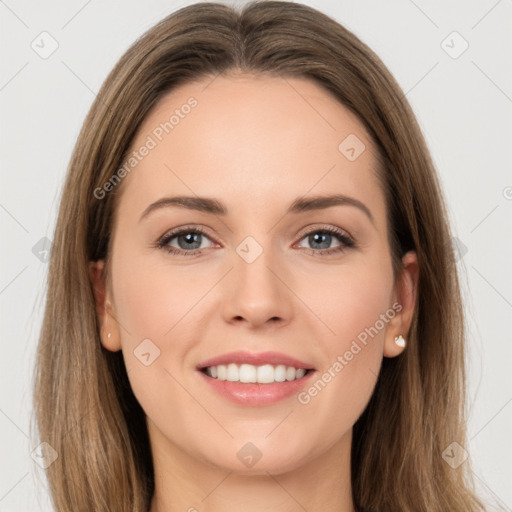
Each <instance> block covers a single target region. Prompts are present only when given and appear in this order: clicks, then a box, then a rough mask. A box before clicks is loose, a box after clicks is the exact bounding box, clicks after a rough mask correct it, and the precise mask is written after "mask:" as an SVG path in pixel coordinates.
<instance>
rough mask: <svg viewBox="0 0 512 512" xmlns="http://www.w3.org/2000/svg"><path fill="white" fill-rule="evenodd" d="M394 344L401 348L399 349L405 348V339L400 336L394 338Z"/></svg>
mask: <svg viewBox="0 0 512 512" xmlns="http://www.w3.org/2000/svg"><path fill="white" fill-rule="evenodd" d="M395 343H396V344H397V345H398V346H399V347H401V348H404V347H405V339H404V337H403V336H402V335H401V334H400V335H398V336H395Z"/></svg>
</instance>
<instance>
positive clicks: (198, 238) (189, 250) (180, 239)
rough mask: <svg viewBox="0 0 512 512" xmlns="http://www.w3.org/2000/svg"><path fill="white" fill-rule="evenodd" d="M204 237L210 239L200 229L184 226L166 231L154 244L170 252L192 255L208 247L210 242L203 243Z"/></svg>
mask: <svg viewBox="0 0 512 512" xmlns="http://www.w3.org/2000/svg"><path fill="white" fill-rule="evenodd" d="M205 239H208V240H210V238H209V237H208V235H207V234H206V233H205V232H204V231H203V230H202V229H199V228H196V227H193V228H192V227H185V228H180V229H177V230H174V231H171V232H168V233H166V234H165V235H164V236H163V237H162V238H161V239H160V240H158V242H157V244H156V245H157V247H159V248H160V249H164V250H166V251H167V252H169V253H172V254H178V255H185V256H194V255H196V254H200V253H201V249H207V248H208V247H210V245H211V244H206V245H204V244H203V242H204V241H205ZM176 245H177V247H176Z"/></svg>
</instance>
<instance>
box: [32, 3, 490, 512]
mask: <svg viewBox="0 0 512 512" xmlns="http://www.w3.org/2000/svg"><path fill="white" fill-rule="evenodd" d="M232 70H240V71H242V72H248V73H257V74H269V75H273V76H281V77H303V78H309V79H311V80H313V81H315V82H316V83H317V84H320V85H321V86H322V87H323V88H324V89H325V90H326V91H329V92H330V93H332V94H334V95H335V96H336V97H337V98H338V99H339V101H340V102H341V103H342V104H343V105H345V106H346V107H347V108H349V109H350V110H351V111H352V112H354V113H355V114H356V115H357V117H358V118H359V120H360V121H361V122H362V123H363V124H364V125H365V127H366V128H367V130H368V132H369V133H370V135H371V137H372V138H373V140H374V142H375V144H376V147H377V149H378V158H379V163H380V178H381V181H382V183H383V188H384V192H385V195H386V199H387V209H388V226H389V227H390V228H389V231H390V240H389V242H390V247H391V252H392V256H393V264H394V268H395V270H398V269H400V265H401V260H400V258H401V256H402V255H403V254H404V253H405V252H406V251H408V250H411V249H412V250H415V251H416V252H417V255H418V262H419V285H418V301H417V304H416V309H415V314H414V318H413V323H412V327H411V330H410V332H409V335H408V347H407V349H406V351H405V352H404V353H403V354H402V355H401V356H399V357H396V358H391V359H388V358H384V361H383V365H382V369H381V372H380V375H379V379H378V382H377V384H376V388H375V391H374V393H373V395H372V398H371V399H370V402H369V404H368V406H367V408H366V409H365V411H364V413H363V414H362V416H361V417H360V418H359V419H358V421H357V422H356V424H355V426H354V432H353V445H352V458H351V464H352V486H353V497H354V502H355V506H356V509H357V510H359V511H366V512H377V511H378V512H383V511H393V512H396V511H397V510H401V511H404V512H405V511H416V512H418V511H425V512H426V511H428V512H441V511H443V512H445V511H446V510H450V511H451V512H463V511H464V512H468V511H470V510H471V511H477V510H484V507H483V505H482V503H481V502H480V500H479V499H478V498H477V497H476V496H475V494H474V493H473V491H472V480H471V472H470V469H469V462H468V461H466V462H464V463H463V464H461V465H460V466H459V467H457V468H452V467H451V465H449V464H448V463H447V462H446V461H445V459H444V458H443V451H445V450H446V449H447V448H448V447H449V446H450V445H451V443H454V442H456V443H458V444H459V445H461V446H462V447H464V446H465V440H466V437H465V436H466V432H465V428H466V426H465V407H464V404H465V370H464V358H465V355H464V338H465V336H464V322H463V315H462V306H461V299H460V291H459V282H458V277H457V268H456V264H455V261H454V257H453V254H452V249H451V243H450V240H451V237H450V231H449V225H448V221H447V214H446V210H445V206H444V204H443V199H442V194H441V191H440V187H439V184H438V179H437V176H436V171H435V168H434V166H433V163H432V160H431V157H430V155H429V152H428V149H427V147H426V144H425V142H424V139H423V136H422V134H421V131H420V128H419V127H418V124H417V121H416V119H415V117H414V114H413V112H412V110H411V108H410V106H409V104H408V102H407V100H406V98H405V96H404V94H403V92H402V91H401V89H400V87H399V86H398V84H397V83H396V81H395V80H394V79H393V77H392V76H391V74H390V72H389V71H388V70H387V69H386V67H385V66H384V64H383V63H382V62H381V61H380V59H379V58H378V57H377V56H376V55H375V53H373V52H372V51H371V50H370V49H369V48H368V47H367V46H366V45H365V44H363V43H362V42H361V41H360V40H359V39H358V38H357V37H356V36H355V35H354V34H352V33H351V32H349V31H348V30H347V29H345V28H344V27H343V26H341V25H340V24H338V23H337V22H336V21H334V20H333V19H331V18H329V17H328V16H326V15H324V14H322V13H320V12H318V11H316V10H314V9H312V8H310V7H307V6H304V5H301V4H298V3H292V2H286V1H256V2H252V3H250V4H246V5H245V6H243V8H239V9H238V8H233V7H230V6H227V5H223V4H218V3H198V4H194V5H191V6H188V7H185V8H182V9H180V10H179V11H177V12H175V13H173V14H171V15H169V16H168V17H166V18H165V19H163V20H162V21H161V22H159V23H158V24H157V25H156V26H154V27H153V28H151V29H150V30H149V31H148V32H147V33H146V34H144V35H143V36H142V37H141V38H140V39H138V40H137V41H136V42H135V43H134V44H133V45H132V46H131V47H130V48H129V49H128V51H127V52H126V53H125V54H124V55H123V56H122V58H121V59H120V61H119V62H118V63H117V65H116V66H115V67H114V69H113V70H112V72H111V73H110V74H109V76H108V77H107V79H106V81H105V82H104V84H103V86H102V87H101V90H100V91H99V93H98V95H97V97H96V99H95V101H94V103H93V105H92V107H91V109H90V111H89V113H88V115H87V118H86V119H85V122H84V125H83V128H82V130H81V132H80V135H79V138H78V140H77V143H76V146H75V149H74V152H73V155H72V158H71V162H70V165H69V168H68V173H67V178H66V182H65V185H64V189H63V194H62V199H61V203H60V210H59V215H58V220H57V224H56V229H55V234H54V239H53V250H52V254H51V261H50V267H49V276H48V292H47V301H46V309H45V315H44V321H43V326H42V331H41V337H40V341H39V346H38V354H37V366H36V378H35V390H34V403H35V409H34V411H35V416H36V419H37V429H38V432H39V437H40V440H41V441H44V442H47V443H49V444H50V445H51V446H52V447H53V448H54V449H55V451H56V452H57V454H58V458H57V460H56V461H55V462H54V463H53V464H51V465H50V466H49V467H48V469H47V478H48V481H49V484H50V485H49V487H50V492H51V497H52V499H53V502H54V505H55V508H56V510H57V511H59V512H60V511H62V512H64V511H66V512H68V511H69V510H73V511H75V512H79V511H87V512H90V511H91V510H94V511H108V512H116V511H119V512H121V511H123V512H126V511H127V510H130V511H133V512H146V511H147V510H148V509H149V507H150V503H151V498H152V495H153V491H154V475H153V463H152V455H151V450H150V446H149V439H148V433H147V429H146V423H145V415H144V412H143V410H142V408H141V407H140V405H139V403H138V402H137V400H136V398H135V396H134V394H133V393H132V390H131V387H130V384H129V380H128V377H127V374H126V369H125V366H124V363H123V359H122V354H121V352H116V353H112V352H109V351H107V350H106V349H104V348H103V346H102V345H101V343H100V335H99V325H98V321H97V316H96V311H95V301H94V294H93V290H92V287H91V282H90V279H89V272H88V267H89V262H91V261H97V260H99V259H108V255H109V250H110V247H109V242H110V239H111V234H112V226H113V218H114V213H115V211H116V201H117V200H118V197H119V191H120V190H121V188H122V183H121V184H120V185H119V186H117V187H114V189H113V190H112V191H111V192H108V193H106V194H105V197H103V198H101V199H98V197H97V193H96V194H95V191H97V190H98V188H101V187H103V185H104V184H105V183H106V182H108V181H109V180H110V179H111V178H112V176H113V175H114V173H115V172H116V171H117V170H118V169H119V168H120V167H121V165H122V164H123V162H124V160H125V158H126V155H127V152H128V150H129V148H130V144H131V142H132V141H133V138H134V135H135V133H136V131H137V129H138V127H139V126H140V125H141V122H142V121H143V120H144V118H145V117H146V116H147V114H148V112H149V111H150V109H151V108H152V107H153V106H154V105H155V104H156V102H157V101H158V100H159V99H160V98H161V97H162V96H163V95H164V94H165V93H167V92H169V91H170V90H172V89H173V88H175V87H177V86H178V85H181V84H183V83H186V82H187V81H192V80H196V79H199V78H202V77H207V76H209V75H210V76H212V78H213V77H214V76H216V75H218V74H221V73H222V74H226V73H228V72H229V71H232Z"/></svg>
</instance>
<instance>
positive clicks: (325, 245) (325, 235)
mask: <svg viewBox="0 0 512 512" xmlns="http://www.w3.org/2000/svg"><path fill="white" fill-rule="evenodd" d="M304 239H307V241H308V243H309V244H310V247H309V248H307V247H306V249H309V250H310V251H313V252H314V253H317V254H318V255H320V256H327V255H331V254H333V253H340V252H343V251H344V250H346V249H347V248H351V247H354V246H355V242H354V241H353V240H352V239H351V238H349V237H348V236H347V235H345V234H344V233H343V232H341V231H339V230H338V229H335V228H331V227H326V228H322V229H316V230H313V231H310V232H309V233H307V234H306V236H304V237H303V238H301V240H304ZM333 240H337V241H338V242H339V245H338V246H335V247H330V245H331V243H332V241H333ZM315 245H316V246H317V247H315ZM318 246H320V247H318ZM321 249H322V250H321ZM323 249H325V250H323Z"/></svg>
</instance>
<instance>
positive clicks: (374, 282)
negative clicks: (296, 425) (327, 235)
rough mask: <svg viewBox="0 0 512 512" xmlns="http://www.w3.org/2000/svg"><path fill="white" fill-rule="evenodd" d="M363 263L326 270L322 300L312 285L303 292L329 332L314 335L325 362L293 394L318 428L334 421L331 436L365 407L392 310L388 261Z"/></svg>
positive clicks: (379, 361) (379, 362) (354, 419)
mask: <svg viewBox="0 0 512 512" xmlns="http://www.w3.org/2000/svg"><path fill="white" fill-rule="evenodd" d="M366 263H367V264H366V265H364V266H363V265H361V266H360V267H358V266H352V267H351V268H350V270H349V269H348V268H347V269H346V271H343V270H342V271H340V272H339V273H336V274H335V275H334V276H333V274H331V278H330V279H329V281H328V282H327V281H326V284H325V286H324V287H323V295H324V297H329V301H328V302H322V294H320V293H319V292H318V288H315V289H316V290H317V292H313V291H312V290H313V287H312V288H311V291H310V292H308V295H309V297H310V298H312V300H314V303H313V305H312V309H314V310H315V311H319V315H318V316H319V317H320V318H322V320H323V321H324V323H325V324H326V325H327V326H328V327H329V329H330V330H331V332H330V333H329V332H328V333H327V334H324V335H322V336H321V337H320V340H321V341H320V343H319V350H320V348H321V349H322V350H323V354H324V356H325V357H324V359H325V361H324V364H323V366H322V368H320V369H319V372H318V378H317V380H316V381H314V382H312V384H311V386H310V387H309V388H306V389H305V390H304V391H303V393H301V394H299V396H298V397H297V398H298V402H299V403H300V404H301V405H302V406H303V407H304V409H303V410H304V412H307V413H308V414H307V415H306V417H311V418H315V421H314V425H316V426H318V428H319V429H321V428H322V425H324V426H325V424H326V423H331V424H334V425H336V428H335V429H333V431H332V432H331V433H332V434H333V436H334V435H335V432H334V430H336V431H340V430H341V431H344V430H348V429H349V428H350V427H352V426H353V424H354V423H355V422H356V421H357V419H358V417H359V416H360V414H361V413H362V412H363V410H364V408H365V407H366V405H367V403H368V401H369V399H370V397H371V394H372V392H373V389H374V387H375V383H376V380H377V375H378V373H379V370H380V365H381V362H382V357H383V345H384V337H385V332H386V328H387V325H388V323H389V321H390V320H391V319H392V318H393V317H394V316H395V313H396V311H395V310H394V309H393V308H392V304H391V303H390V298H391V297H392V295H391V293H392V289H393V277H392V269H391V263H390V262H385V261H381V262H379V261H376V262H375V263H374V264H373V265H370V264H368V261H366ZM317 284H319V283H318V281H317ZM326 330H327V329H326V328H324V329H323V330H322V332H324V333H325V332H326ZM329 334H330V335H329ZM317 434H318V435H320V434H321V430H320V431H319V432H318V433H317Z"/></svg>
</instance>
